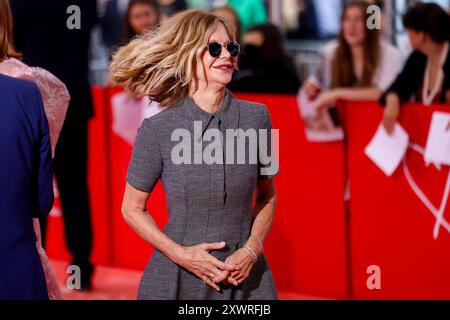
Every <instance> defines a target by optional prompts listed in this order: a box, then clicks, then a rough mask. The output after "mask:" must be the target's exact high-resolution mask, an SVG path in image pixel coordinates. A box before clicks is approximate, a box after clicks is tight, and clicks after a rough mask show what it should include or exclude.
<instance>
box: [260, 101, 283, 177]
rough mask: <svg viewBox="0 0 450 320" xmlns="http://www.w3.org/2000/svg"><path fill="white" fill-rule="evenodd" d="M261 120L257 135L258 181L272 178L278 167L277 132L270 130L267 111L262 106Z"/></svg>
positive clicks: (270, 125)
mask: <svg viewBox="0 0 450 320" xmlns="http://www.w3.org/2000/svg"><path fill="white" fill-rule="evenodd" d="M262 110H263V120H262V125H261V127H260V130H259V133H258V180H268V179H272V178H274V177H275V176H276V175H277V174H278V171H279V167H278V158H279V157H278V154H277V150H278V143H279V141H278V140H279V139H278V138H279V135H278V130H277V129H273V128H272V120H271V119H270V114H269V111H268V110H267V108H266V107H265V106H262Z"/></svg>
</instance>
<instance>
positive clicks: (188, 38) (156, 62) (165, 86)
mask: <svg viewBox="0 0 450 320" xmlns="http://www.w3.org/2000/svg"><path fill="white" fill-rule="evenodd" d="M220 23H221V24H223V25H224V27H225V29H226V30H227V33H228V35H229V37H230V39H232V40H234V41H235V40H236V39H235V36H234V35H235V32H234V30H233V28H232V27H231V26H230V25H229V24H228V23H227V22H226V21H224V20H223V19H221V18H220V17H217V16H215V15H213V14H211V13H208V12H204V11H201V10H195V9H192V10H186V11H183V12H181V13H179V14H177V15H175V16H173V17H172V18H170V19H168V20H166V22H164V23H163V24H162V25H161V26H160V27H159V28H157V29H156V30H155V31H151V32H150V33H148V34H146V35H144V36H141V37H138V38H135V39H134V40H132V41H131V42H130V43H129V44H128V45H125V46H123V47H122V48H120V49H119V50H118V51H117V52H116V53H115V54H114V56H113V59H112V62H111V65H110V74H111V80H112V82H113V83H114V84H120V85H124V86H125V88H126V89H127V90H128V91H129V92H131V93H133V94H136V95H137V96H148V97H149V98H150V99H151V100H153V101H157V102H158V103H159V104H160V105H161V106H163V107H170V106H173V105H175V104H177V103H178V102H179V101H180V100H182V99H183V98H184V97H186V96H187V95H188V94H189V90H190V88H191V86H192V85H193V84H194V83H195V80H196V72H197V67H198V66H201V64H202V54H203V53H204V52H205V50H206V46H207V44H208V41H209V38H210V36H211V35H212V34H213V33H214V31H215V30H216V28H217V26H218V25H219V24H220Z"/></svg>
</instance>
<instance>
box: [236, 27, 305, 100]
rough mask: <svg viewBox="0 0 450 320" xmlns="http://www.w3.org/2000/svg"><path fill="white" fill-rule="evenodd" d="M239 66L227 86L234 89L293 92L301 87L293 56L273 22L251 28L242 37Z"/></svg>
mask: <svg viewBox="0 0 450 320" xmlns="http://www.w3.org/2000/svg"><path fill="white" fill-rule="evenodd" d="M241 59H242V60H241V61H240V63H239V70H238V71H237V72H236V73H235V74H234V76H233V81H232V83H230V85H229V86H228V88H229V89H230V90H232V91H237V92H264V93H296V92H297V91H298V88H299V87H300V81H299V79H298V76H297V72H296V68H295V64H294V61H293V59H292V58H291V57H290V56H288V55H287V53H286V52H285V50H284V47H283V36H282V34H281V32H280V30H279V29H278V28H277V27H276V26H275V25H273V24H269V23H267V24H262V25H258V26H255V27H252V28H250V30H248V31H247V32H246V33H245V34H244V37H243V53H242V55H241Z"/></svg>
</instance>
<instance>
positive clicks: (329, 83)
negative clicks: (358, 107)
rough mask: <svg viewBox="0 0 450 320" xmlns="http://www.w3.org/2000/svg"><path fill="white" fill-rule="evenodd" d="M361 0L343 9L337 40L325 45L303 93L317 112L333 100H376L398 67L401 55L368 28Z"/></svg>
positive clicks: (374, 31)
mask: <svg viewBox="0 0 450 320" xmlns="http://www.w3.org/2000/svg"><path fill="white" fill-rule="evenodd" d="M368 6H369V4H368V3H367V2H365V1H350V2H348V3H347V4H346V5H345V7H344V10H343V13H342V18H341V32H340V35H339V39H338V40H337V41H333V42H331V43H329V44H328V45H326V47H325V49H324V53H323V59H322V62H321V63H320V65H319V67H318V69H317V71H316V73H315V74H314V75H312V76H311V77H309V79H308V80H307V81H306V83H305V85H304V88H303V90H305V92H306V95H307V96H308V98H309V100H315V105H316V108H317V109H318V110H324V109H326V108H330V107H335V106H336V101H337V100H354V101H355V100H356V101H359V100H361V101H364V100H378V99H379V98H380V96H381V95H382V94H383V92H384V90H386V89H387V88H388V87H389V85H390V84H391V83H392V82H393V81H394V79H395V77H396V76H397V74H398V72H399V71H400V68H401V65H402V58H401V53H400V51H399V50H397V49H396V48H395V47H394V46H392V45H390V44H389V43H387V42H384V41H382V40H380V32H379V30H377V29H372V30H370V29H368V28H367V26H366V21H367V19H368V14H367V8H368Z"/></svg>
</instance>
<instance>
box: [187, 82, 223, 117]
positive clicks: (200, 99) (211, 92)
mask: <svg viewBox="0 0 450 320" xmlns="http://www.w3.org/2000/svg"><path fill="white" fill-rule="evenodd" d="M202 87H203V86H200V87H199V88H197V90H195V92H191V93H190V94H189V96H190V97H191V98H192V100H194V102H195V104H196V105H197V106H199V107H200V108H201V109H203V110H204V111H206V112H208V113H215V112H217V111H218V110H219V109H220V107H221V105H222V102H223V99H224V96H225V87H223V86H217V87H210V86H206V87H203V88H202Z"/></svg>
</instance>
